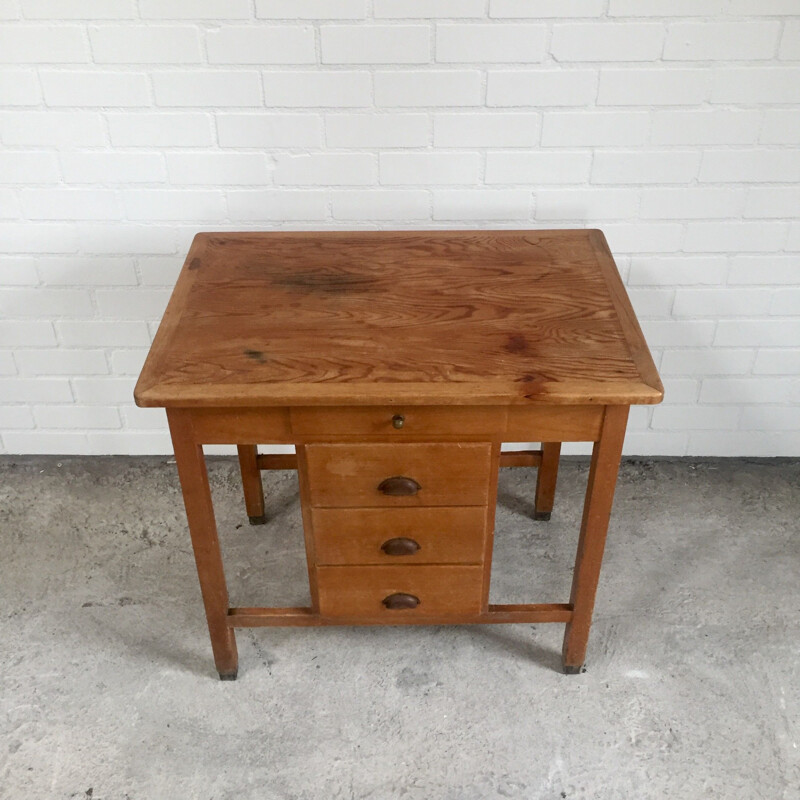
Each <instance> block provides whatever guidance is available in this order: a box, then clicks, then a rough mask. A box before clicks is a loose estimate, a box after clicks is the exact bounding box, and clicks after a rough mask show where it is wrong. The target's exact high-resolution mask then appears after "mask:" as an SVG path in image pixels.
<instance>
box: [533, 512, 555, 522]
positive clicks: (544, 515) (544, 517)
mask: <svg viewBox="0 0 800 800" xmlns="http://www.w3.org/2000/svg"><path fill="white" fill-rule="evenodd" d="M552 513H553V512H552V511H534V512H533V518H534V519H536V520H539V521H540V522H548V521H549V519H550V514H552Z"/></svg>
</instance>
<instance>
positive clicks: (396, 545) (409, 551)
mask: <svg viewBox="0 0 800 800" xmlns="http://www.w3.org/2000/svg"><path fill="white" fill-rule="evenodd" d="M419 549H420V546H419V542H415V541H414V540H413V539H406V538H405V537H404V536H400V537H398V538H396V539H388V540H387V541H385V542H384V543H383V544H382V545H381V550H383V552H384V553H386V555H387V556H413V555H414V554H415V553H416V552H417V551H418V550H419Z"/></svg>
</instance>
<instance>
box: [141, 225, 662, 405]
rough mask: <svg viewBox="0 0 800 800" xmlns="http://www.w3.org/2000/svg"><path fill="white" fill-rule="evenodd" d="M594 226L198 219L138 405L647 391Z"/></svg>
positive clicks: (626, 395)
mask: <svg viewBox="0 0 800 800" xmlns="http://www.w3.org/2000/svg"><path fill="white" fill-rule="evenodd" d="M662 394H663V390H662V387H661V383H660V381H659V379H658V375H657V372H656V370H655V366H654V365H653V362H652V359H651V358H650V354H649V351H648V349H647V345H646V343H645V341H644V338H643V337H642V334H641V331H640V330H639V327H638V324H637V323H636V318H635V315H634V313H633V310H632V308H631V306H630V303H629V301H628V298H627V295H626V293H625V289H624V287H623V286H622V282H621V281H620V280H619V276H618V273H617V269H616V266H615V265H614V261H613V258H612V257H611V254H610V252H609V250H608V247H607V245H606V243H605V238H604V237H603V235H602V233H601V232H600V231H591V230H562V231H460V232H444V231H439V232H432V231H425V232H383V231H381V232H325V233H305V232H302V233H301V232H298V233H203V234H198V236H197V237H195V240H194V242H193V244H192V247H191V249H190V251H189V254H188V257H187V260H186V264H185V265H184V268H183V270H182V272H181V274H180V276H179V278H178V282H177V284H176V287H175V291H174V292H173V296H172V299H171V300H170V303H169V306H168V308H167V311H166V313H165V315H164V318H163V321H162V324H161V327H160V328H159V331H158V334H157V335H156V338H155V340H154V343H153V346H152V348H151V352H150V355H149V357H148V359H147V361H146V363H145V366H144V369H143V371H142V374H141V376H140V379H139V382H138V384H137V387H136V391H135V397H136V401H137V403H138V404H139V405H142V406H184V407H193V406H221V405H226V406H237V405H238V406H247V405H251V406H252V405H281V404H283V405H306V406H308V405H326V404H329V405H335V404H345V405H349V404H354V403H355V404H363V405H369V404H378V403H386V404H394V403H397V402H405V403H409V404H416V405H426V404H434V405H442V404H444V405H449V404H459V405H483V404H499V405H506V404H528V403H547V404H554V403H557V404H562V403H567V404H571V403H584V404H587V403H588V404H593V403H598V404H605V403H620V404H624V403H657V402H659V401H660V400H661V397H662Z"/></svg>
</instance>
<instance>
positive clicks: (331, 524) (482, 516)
mask: <svg viewBox="0 0 800 800" xmlns="http://www.w3.org/2000/svg"><path fill="white" fill-rule="evenodd" d="M311 519H312V525H313V529H314V539H315V542H316V548H315V549H316V555H317V563H318V564H322V565H325V564H404V565H409V564H480V563H481V562H482V561H483V548H484V528H485V526H486V509H485V508H483V507H482V506H450V507H448V506H440V507H438V508H315V509H313V510H312V512H311ZM397 537H404V538H407V539H411V540H413V541H414V542H416V543H417V544H418V545H419V548H420V549H419V550H418V551H417V552H415V553H413V554H410V555H388V554H387V553H386V552H384V551H383V550H382V549H381V545H383V544H385V543H386V542H387V541H389V540H391V539H394V538H397Z"/></svg>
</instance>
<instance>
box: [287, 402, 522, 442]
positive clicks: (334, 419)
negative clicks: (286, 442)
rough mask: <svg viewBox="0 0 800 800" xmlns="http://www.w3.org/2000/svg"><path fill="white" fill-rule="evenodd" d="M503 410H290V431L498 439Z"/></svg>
mask: <svg viewBox="0 0 800 800" xmlns="http://www.w3.org/2000/svg"><path fill="white" fill-rule="evenodd" d="M506 413H507V412H506V409H505V408H502V407H499V406H483V407H479V406H466V407H465V406H449V407H448V406H402V405H398V406H362V407H353V406H321V407H318V408H312V407H305V408H293V409H291V412H290V414H291V424H292V431H293V432H294V433H298V434H311V435H323V436H339V435H341V436H383V437H389V438H392V439H394V438H397V439H399V440H402V439H403V438H414V437H419V436H451V435H455V436H459V435H472V434H487V435H489V436H491V435H492V434H495V435H502V433H503V431H505V427H506Z"/></svg>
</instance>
